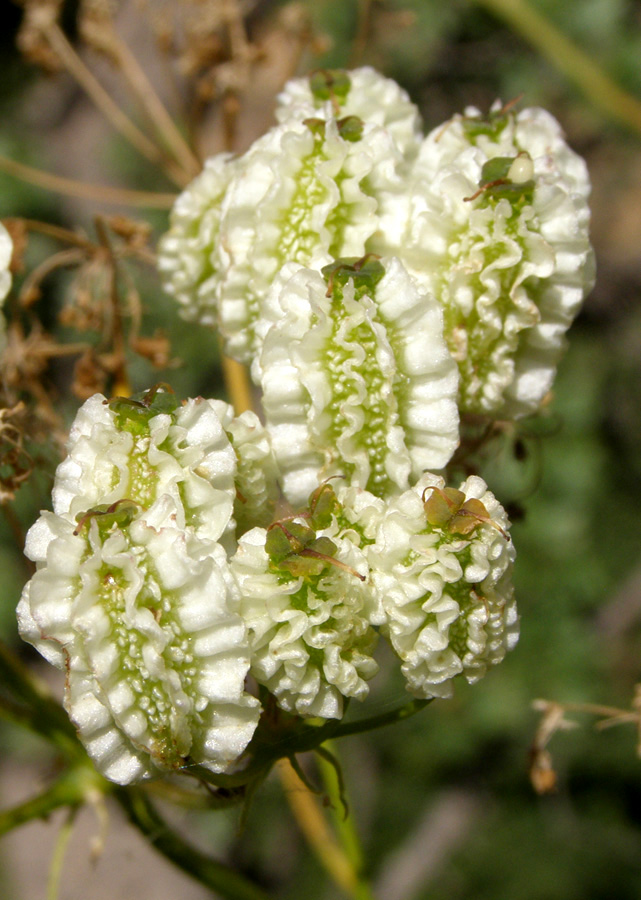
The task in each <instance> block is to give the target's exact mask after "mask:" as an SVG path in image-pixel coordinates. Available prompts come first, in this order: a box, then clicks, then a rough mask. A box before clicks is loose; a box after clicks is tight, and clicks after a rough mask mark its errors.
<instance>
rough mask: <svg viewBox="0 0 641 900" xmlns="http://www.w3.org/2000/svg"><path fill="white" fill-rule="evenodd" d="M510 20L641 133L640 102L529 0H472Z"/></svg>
mask: <svg viewBox="0 0 641 900" xmlns="http://www.w3.org/2000/svg"><path fill="white" fill-rule="evenodd" d="M472 2H475V3H478V5H479V6H484V7H485V8H486V9H487V10H489V11H490V12H492V13H494V15H496V16H497V17H498V18H500V19H503V20H504V21H505V22H507V23H508V24H509V25H510V26H511V27H512V28H514V30H515V31H517V32H518V33H519V34H521V35H522V36H523V37H524V38H525V40H526V41H528V43H530V44H531V45H532V46H533V47H535V48H536V49H537V50H538V51H539V53H540V54H541V55H542V56H544V57H545V58H546V59H547V60H548V61H549V62H551V63H552V65H553V66H555V68H557V69H558V70H559V71H560V72H562V73H563V74H564V75H565V76H566V78H568V79H569V80H570V81H572V82H574V84H576V86H577V87H578V88H579V89H580V90H581V91H582V92H583V93H584V94H585V95H586V96H587V97H588V98H589V100H591V102H592V103H593V104H594V105H595V106H596V107H597V108H598V109H600V110H601V112H602V113H603V114H604V115H606V116H607V117H608V118H610V119H616V120H618V121H619V122H621V123H623V124H624V125H627V126H628V128H630V129H632V130H633V131H636V132H637V134H641V102H640V101H639V100H637V99H636V97H633V96H632V95H631V94H628V93H627V92H626V91H624V90H623V89H622V88H620V87H619V85H618V84H617V83H616V82H615V81H614V80H613V79H612V78H610V77H609V75H607V74H606V73H605V72H604V71H603V70H602V69H601V68H600V67H599V65H598V63H597V62H596V61H595V59H594V56H590V55H589V54H588V53H585V52H584V51H583V50H581V48H580V47H577V45H576V44H574V43H573V42H572V41H571V40H570V39H569V38H567V37H566V36H565V35H564V34H563V33H562V32H561V31H559V30H558V29H557V28H556V27H555V26H554V25H553V24H552V23H551V22H550V21H549V20H548V19H546V18H545V17H544V16H542V15H541V13H539V12H538V11H537V10H536V9H534V8H533V7H532V6H530V5H529V3H527V2H526V0H472Z"/></svg>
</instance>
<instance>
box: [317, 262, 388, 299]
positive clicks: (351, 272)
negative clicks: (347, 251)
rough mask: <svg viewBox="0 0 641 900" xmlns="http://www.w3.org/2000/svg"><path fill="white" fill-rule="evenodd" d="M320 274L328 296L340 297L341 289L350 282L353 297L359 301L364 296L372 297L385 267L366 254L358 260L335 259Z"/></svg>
mask: <svg viewBox="0 0 641 900" xmlns="http://www.w3.org/2000/svg"><path fill="white" fill-rule="evenodd" d="M321 273H322V275H323V278H324V279H325V281H326V282H327V286H328V296H329V295H332V296H334V297H337V296H338V297H342V295H343V291H342V288H344V287H345V285H346V284H347V283H348V281H350V280H351V281H353V282H354V296H355V298H356V299H357V300H360V299H361V297H364V296H365V295H366V294H367V295H368V296H370V297H373V295H374V291H375V289H376V285H377V284H378V283H379V281H380V280H381V279H382V277H383V275H384V274H385V267H384V266H383V264H382V263H381V261H380V259H379V258H378V256H376V255H375V254H374V253H368V254H366V256H363V257H361V258H360V259H359V258H358V257H355V256H348V257H344V258H343V259H337V260H335V261H334V262H332V263H329V264H328V265H326V266H323V268H322V269H321ZM337 288H338V291H337V290H336V289H337Z"/></svg>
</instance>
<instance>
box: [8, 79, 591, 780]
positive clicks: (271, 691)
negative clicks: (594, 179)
mask: <svg viewBox="0 0 641 900" xmlns="http://www.w3.org/2000/svg"><path fill="white" fill-rule="evenodd" d="M277 120H278V124H277V125H276V126H274V128H272V129H271V130H270V131H269V132H268V133H267V134H266V135H264V136H263V137H262V138H260V139H259V140H257V141H256V142H255V143H254V144H253V145H252V146H251V147H250V148H249V150H248V151H247V152H246V153H245V154H244V155H242V156H239V157H232V156H231V155H229V154H222V155H219V156H217V157H215V158H213V159H211V160H209V161H208V162H207V163H206V165H205V168H204V170H203V172H202V173H201V174H200V176H199V177H198V178H197V179H196V180H195V181H194V182H193V183H192V184H191V185H190V186H189V187H188V188H187V190H186V191H185V192H184V193H183V195H182V196H181V197H180V198H179V199H178V201H177V203H176V206H175V208H174V210H173V213H172V217H171V227H170V229H169V231H168V233H167V234H166V235H165V236H164V237H163V238H162V240H161V243H160V248H159V269H160V272H161V273H162V276H163V278H164V283H165V287H166V289H167V290H168V291H169V293H171V294H172V295H173V296H174V297H175V298H176V299H177V300H178V302H179V303H180V305H181V307H182V312H183V313H184V315H185V316H186V318H188V319H190V320H191V321H193V322H194V323H197V324H199V325H201V326H204V325H208V326H209V325H211V326H215V327H217V328H218V329H219V330H220V332H221V334H222V336H223V339H224V342H225V349H226V352H227V353H228V354H230V355H231V356H233V357H235V358H236V359H237V360H239V361H241V362H246V363H249V364H251V374H252V378H253V380H254V382H255V384H256V385H257V387H259V388H260V390H261V392H262V403H263V411H264V420H265V424H264V425H263V424H261V422H260V420H259V419H258V418H257V417H256V416H255V415H254V414H253V413H244V414H243V415H241V416H234V413H233V411H232V409H231V408H230V407H229V406H228V405H227V404H226V403H223V402H222V401H213V400H205V399H203V398H199V399H196V400H188V401H186V402H185V403H182V404H181V403H179V402H178V400H177V399H176V397H175V396H174V394H173V392H172V391H171V389H169V388H168V387H167V386H163V385H161V386H158V387H156V388H153V389H152V390H150V391H147V392H146V393H144V394H142V395H140V396H138V397H136V398H115V399H112V400H106V399H105V398H104V397H101V396H96V397H93V398H91V399H90V400H88V401H87V402H86V403H85V405H84V406H83V407H82V409H81V410H80V412H79V414H78V417H77V419H76V422H75V423H74V425H73V428H72V431H71V435H70V440H69V455H68V457H67V459H66V460H65V461H64V462H63V463H61V465H60V466H59V468H58V472H57V474H56V481H55V486H54V492H53V512H49V513H43V514H42V516H41V518H40V519H39V520H38V522H37V523H36V524H35V525H34V526H33V527H32V529H31V530H30V532H29V534H28V538H27V547H26V552H27V555H28V556H29V557H30V558H31V559H32V560H34V561H35V562H36V563H37V571H36V574H35V575H34V577H33V578H32V579H31V581H30V582H29V583H28V584H27V586H26V587H25V589H24V592H23V596H22V599H21V601H20V605H19V609H18V617H19V623H20V630H21V633H22V635H23V637H24V638H25V639H26V640H28V641H30V642H31V643H33V644H34V645H35V646H36V647H37V648H38V650H40V652H41V653H42V654H43V655H44V656H45V657H46V658H47V659H48V660H50V661H51V662H52V663H54V664H55V665H57V666H59V667H60V668H63V669H64V670H65V672H66V697H65V703H66V706H67V709H68V711H69V714H70V716H71V718H72V720H73V721H74V723H75V725H76V727H77V728H78V732H79V734H80V737H81V739H82V740H83V742H84V744H85V746H86V747H87V750H88V752H89V753H90V755H91V756H92V758H93V759H94V761H95V763H96V765H97V766H98V768H99V769H100V770H101V771H102V772H103V773H104V774H105V775H106V776H107V777H108V778H111V779H112V780H114V781H117V782H120V783H129V782H131V781H135V780H138V779H140V778H144V777H148V776H150V775H152V774H154V773H156V772H159V771H175V770H177V769H180V768H182V767H183V766H188V765H190V764H199V765H201V766H204V767H206V768H208V769H210V771H211V772H213V773H225V772H228V771H229V770H230V769H231V768H232V767H234V766H241V765H242V759H241V758H243V757H245V756H246V755H247V754H249V753H251V740H252V737H253V735H254V731H255V729H256V728H257V725H258V723H259V717H260V715H261V708H262V707H264V704H265V703H267V702H269V704H272V705H273V704H276V705H277V706H279V707H280V708H281V709H282V710H284V711H286V712H287V713H289V714H291V715H294V716H300V717H306V716H313V717H321V718H324V719H331V718H334V719H336V718H340V717H341V716H342V715H343V713H344V711H345V707H346V704H347V702H348V701H349V700H351V699H358V700H362V699H364V698H365V697H366V696H367V694H368V691H369V681H370V679H372V678H373V677H374V675H375V674H376V672H377V671H378V665H377V662H376V659H375V655H374V654H375V651H376V647H377V643H378V642H379V641H381V640H382V641H384V642H387V644H388V645H389V647H390V648H391V650H392V651H393V653H394V654H396V656H397V657H398V660H399V664H400V668H401V671H402V673H403V676H404V678H405V681H406V685H407V689H408V690H409V691H410V692H411V693H412V694H413V695H414V696H415V697H417V698H422V699H428V698H433V697H447V696H449V695H450V694H451V691H452V681H453V679H454V678H456V677H457V676H463V677H465V678H466V679H467V680H468V681H470V682H474V681H476V680H478V679H479V678H480V677H482V676H483V674H484V673H485V671H486V669H487V668H488V667H489V666H492V665H494V664H496V663H498V662H500V661H501V660H502V659H503V657H504V655H505V653H506V651H507V650H509V649H511V648H512V647H513V646H514V644H515V643H516V641H517V638H518V617H517V613H516V606H515V601H514V593H513V588H512V568H513V563H514V556H515V553H514V547H513V544H512V541H511V538H510V536H509V522H508V520H507V516H506V514H505V510H504V509H503V507H502V506H501V504H500V503H499V502H498V500H497V499H496V498H495V497H494V495H493V494H492V493H491V492H490V491H489V490H488V488H487V485H486V484H485V482H484V481H483V480H482V479H481V478H480V477H478V476H476V475H471V476H470V477H468V478H467V479H466V480H465V481H463V483H461V484H460V485H459V486H458V487H456V488H454V487H449V486H447V482H446V480H445V475H446V474H447V467H448V464H449V463H450V461H451V459H452V456H453V454H454V452H455V451H456V449H457V447H458V444H459V413H460V412H463V413H475V414H477V415H482V416H485V417H490V418H492V417H494V418H495V417H499V416H501V417H505V416H507V417H516V416H518V415H523V414H525V413H528V412H532V411H534V410H536V409H537V408H538V406H539V405H540V404H541V402H542V400H543V397H544V395H545V394H546V393H547V391H548V389H549V387H550V384H551V381H552V378H553V374H554V368H555V366H556V363H557V361H558V358H559V355H560V352H561V349H562V346H563V335H564V332H565V330H566V329H567V327H568V325H569V324H570V322H571V319H572V317H573V316H574V314H575V313H576V311H577V307H578V305H579V303H580V301H581V299H582V297H583V295H584V293H585V291H586V290H587V289H588V287H589V285H590V283H591V280H592V256H591V250H590V245H589V241H588V237H587V221H588V212H587V206H586V197H587V194H588V181H587V175H586V172H585V167H584V165H583V163H582V161H581V160H580V159H579V158H578V157H577V156H576V155H575V154H574V153H573V152H572V151H571V150H570V149H569V148H568V147H567V145H566V144H565V142H564V141H563V138H562V135H561V133H560V129H559V127H558V125H557V123H556V122H555V121H554V120H553V119H552V118H551V117H550V116H549V115H548V114H547V113H544V112H543V111H542V110H525V111H523V112H521V113H514V112H512V111H511V110H509V109H507V108H504V107H501V106H500V104H497V105H496V107H494V108H493V109H492V110H491V111H490V113H489V115H488V116H486V117H483V116H482V115H481V114H480V113H479V112H478V111H476V110H467V111H466V113H465V115H464V116H460V117H455V118H454V119H453V120H452V121H451V122H449V123H447V124H446V125H445V126H442V127H441V128H439V129H437V130H436V131H434V132H432V134H430V135H428V136H427V137H426V138H423V137H422V135H421V132H420V123H419V118H418V113H417V110H416V108H415V107H414V105H413V104H412V103H411V101H410V100H409V98H408V97H407V95H406V94H405V93H404V92H403V91H402V90H401V89H400V88H399V87H398V85H396V84H394V82H392V81H390V80H389V79H386V78H382V77H381V76H380V75H378V74H377V73H375V72H374V71H373V70H372V69H368V68H363V69H359V70H356V71H355V72H352V73H347V72H342V71H321V72H317V73H314V74H313V75H312V76H311V77H310V78H308V79H298V80H295V81H292V82H290V83H289V84H288V85H287V86H286V87H285V89H284V91H283V93H282V94H281V95H280V97H279V99H278V109H277ZM269 698H271V699H269Z"/></svg>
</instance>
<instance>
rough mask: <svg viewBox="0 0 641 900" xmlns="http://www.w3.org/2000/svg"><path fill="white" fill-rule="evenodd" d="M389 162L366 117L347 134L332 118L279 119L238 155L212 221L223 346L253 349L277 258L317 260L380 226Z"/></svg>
mask: <svg viewBox="0 0 641 900" xmlns="http://www.w3.org/2000/svg"><path fill="white" fill-rule="evenodd" d="M398 162H399V154H398V151H397V149H396V148H395V146H394V144H393V142H392V140H391V138H390V137H389V135H388V134H387V133H386V132H385V131H384V130H383V129H381V128H378V127H377V126H375V125H369V124H365V125H364V127H363V136H362V138H361V139H360V140H358V141H356V142H352V141H348V140H344V139H343V138H342V137H341V136H340V135H339V132H338V128H337V125H336V122H335V121H334V120H329V121H328V122H327V123H326V131H325V135H324V138H323V139H319V138H318V137H317V136H315V134H314V133H312V131H311V130H310V129H309V128H308V127H307V126H306V125H304V124H303V123H302V122H299V121H295V120H294V121H288V122H287V123H286V124H284V125H280V126H277V127H276V128H273V129H271V131H269V132H268V133H267V134H265V135H264V136H263V137H262V138H259V139H258V140H257V141H256V142H255V143H254V144H253V145H252V147H251V148H250V149H249V150H248V151H247V153H246V154H245V155H244V156H243V157H242V158H241V159H240V160H239V161H238V165H237V170H236V175H235V176H234V178H233V179H232V181H231V182H230V185H229V188H228V190H227V193H226V195H225V199H224V202H223V209H222V218H221V226H220V253H221V265H222V271H223V274H221V280H220V293H219V317H220V328H221V333H222V334H223V336H224V337H225V339H226V342H227V343H226V347H227V352H228V353H229V354H230V355H231V356H233V357H234V358H236V359H239V360H241V361H243V362H248V361H250V360H251V358H252V356H253V355H255V353H256V352H257V351H258V350H259V347H260V341H259V327H260V320H261V318H262V314H263V308H262V307H263V303H264V299H265V295H266V293H267V291H268V290H269V288H270V287H271V284H272V281H273V280H274V278H275V277H276V275H277V273H278V271H279V270H280V268H281V267H282V266H283V265H284V264H285V263H287V262H292V261H295V262H298V263H300V264H303V265H310V266H313V267H315V268H320V267H321V266H322V265H324V264H325V263H327V262H329V261H330V260H331V258H332V256H357V257H358V256H362V255H363V254H364V253H365V245H366V242H367V241H368V239H369V238H370V237H372V235H374V234H375V233H376V231H377V229H378V227H379V223H378V218H377V209H378V202H377V199H376V196H377V193H378V192H384V191H386V190H390V189H392V188H393V187H395V186H397V185H398V183H399V177H398V175H397V172H396V167H397V165H398ZM365 185H366V188H367V189H366V190H365V189H364V186H365Z"/></svg>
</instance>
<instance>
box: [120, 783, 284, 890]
mask: <svg viewBox="0 0 641 900" xmlns="http://www.w3.org/2000/svg"><path fill="white" fill-rule="evenodd" d="M116 797H117V799H118V801H119V802H120V805H121V806H122V807H123V809H124V810H125V812H126V813H127V815H128V817H129V820H130V821H131V823H132V824H133V825H135V826H136V828H138V829H139V831H141V832H142V833H143V834H144V835H145V837H146V838H147V839H148V840H149V842H150V843H151V844H153V846H154V847H155V848H156V850H158V851H159V852H160V853H162V854H163V856H165V857H166V858H167V859H169V860H170V861H171V862H173V863H174V864H175V865H176V866H178V867H179V868H181V869H182V870H183V871H184V872H186V873H187V874H188V875H191V877H192V878H195V879H196V880H197V881H200V883H201V884H204V885H205V886H206V887H208V888H210V889H211V890H213V891H216V893H217V894H220V896H221V897H225V898H227V900H270V898H269V895H268V894H266V893H265V892H264V891H263V890H262V889H261V888H259V887H257V886H256V885H255V884H253V883H252V882H251V881H249V879H247V878H245V877H244V876H243V875H240V874H238V872H234V870H233V869H230V868H229V867H228V866H226V865H224V864H223V863H219V862H217V861H216V860H214V859H211V858H210V857H208V856H205V855H204V854H203V853H201V852H200V851H199V850H197V849H196V848H195V847H192V846H191V845H190V844H188V843H187V842H186V841H184V840H183V838H182V837H180V835H178V834H176V832H174V831H171V829H170V828H169V827H168V825H167V824H166V822H164V821H163V819H162V818H161V817H160V815H159V814H158V813H157V812H156V810H155V809H154V807H153V806H152V805H151V803H150V802H149V799H148V798H147V796H146V795H145V793H144V792H143V791H142V790H139V789H137V788H129V789H127V790H125V789H119V790H118V791H117V793H116Z"/></svg>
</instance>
